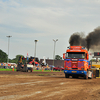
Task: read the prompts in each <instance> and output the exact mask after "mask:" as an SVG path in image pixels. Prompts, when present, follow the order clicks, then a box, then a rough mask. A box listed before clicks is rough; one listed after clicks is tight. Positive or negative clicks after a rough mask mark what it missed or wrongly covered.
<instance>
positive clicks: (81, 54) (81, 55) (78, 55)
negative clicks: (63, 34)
mask: <svg viewBox="0 0 100 100" xmlns="http://www.w3.org/2000/svg"><path fill="white" fill-rule="evenodd" d="M66 58H83V59H84V58H85V53H84V52H67V55H66Z"/></svg>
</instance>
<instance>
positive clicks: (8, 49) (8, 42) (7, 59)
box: [6, 35, 12, 63]
mask: <svg viewBox="0 0 100 100" xmlns="http://www.w3.org/2000/svg"><path fill="white" fill-rule="evenodd" d="M6 37H7V38H8V58H7V63H9V44H10V37H12V36H10V35H9V36H6Z"/></svg>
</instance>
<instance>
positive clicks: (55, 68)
mask: <svg viewBox="0 0 100 100" xmlns="http://www.w3.org/2000/svg"><path fill="white" fill-rule="evenodd" d="M53 70H55V71H63V70H64V68H63V67H53Z"/></svg>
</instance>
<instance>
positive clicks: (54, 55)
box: [53, 39, 58, 66]
mask: <svg viewBox="0 0 100 100" xmlns="http://www.w3.org/2000/svg"><path fill="white" fill-rule="evenodd" d="M53 41H54V52H53V66H54V59H55V47H56V42H57V41H58V39H56V40H54V39H53Z"/></svg>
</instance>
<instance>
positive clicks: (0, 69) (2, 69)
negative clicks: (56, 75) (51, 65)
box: [0, 68, 63, 72]
mask: <svg viewBox="0 0 100 100" xmlns="http://www.w3.org/2000/svg"><path fill="white" fill-rule="evenodd" d="M0 71H13V69H4V68H0ZM14 71H16V69H14ZM33 71H35V72H42V71H43V72H51V70H33ZM53 72H60V71H53ZM62 72H63V71H62Z"/></svg>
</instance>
